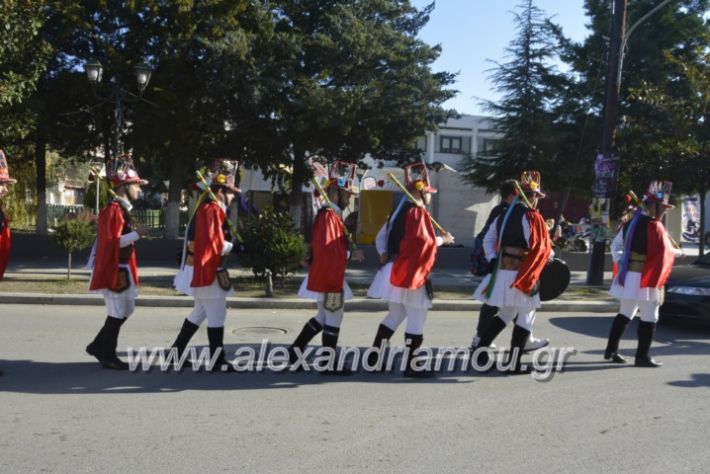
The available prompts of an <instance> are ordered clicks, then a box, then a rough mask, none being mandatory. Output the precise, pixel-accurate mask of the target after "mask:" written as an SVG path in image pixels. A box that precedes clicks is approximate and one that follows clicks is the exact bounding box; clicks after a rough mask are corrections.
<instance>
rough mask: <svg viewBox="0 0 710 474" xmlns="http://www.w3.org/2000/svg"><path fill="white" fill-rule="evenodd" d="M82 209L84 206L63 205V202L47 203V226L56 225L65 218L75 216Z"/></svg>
mask: <svg viewBox="0 0 710 474" xmlns="http://www.w3.org/2000/svg"><path fill="white" fill-rule="evenodd" d="M83 211H84V206H82V205H81V204H77V205H65V204H47V224H48V225H49V227H56V226H58V225H59V223H60V222H62V220H64V219H65V218H72V217H76V216H77V215H79V214H81V213H82V212H83Z"/></svg>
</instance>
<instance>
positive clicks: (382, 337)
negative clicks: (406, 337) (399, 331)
mask: <svg viewBox="0 0 710 474" xmlns="http://www.w3.org/2000/svg"><path fill="white" fill-rule="evenodd" d="M392 335H394V331H393V330H392V329H390V328H388V327H387V326H385V325H384V324H380V327H378V328H377V334H375V340H374V341H373V342H372V347H377V348H378V349H380V348H381V347H382V343H383V342H384V341H387V342H389V340H390V339H391V338H392ZM384 356H385V351H384V350H382V352H380V351H379V350H378V352H372V353H370V355H369V356H367V364H368V365H369V366H370V367H372V366H374V365H375V364H376V363H377V361H378V360H379V358H380V357H384Z"/></svg>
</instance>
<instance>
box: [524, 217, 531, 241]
mask: <svg viewBox="0 0 710 474" xmlns="http://www.w3.org/2000/svg"><path fill="white" fill-rule="evenodd" d="M523 236H525V243H527V244H528V247H530V222H528V218H527V216H525V215H523Z"/></svg>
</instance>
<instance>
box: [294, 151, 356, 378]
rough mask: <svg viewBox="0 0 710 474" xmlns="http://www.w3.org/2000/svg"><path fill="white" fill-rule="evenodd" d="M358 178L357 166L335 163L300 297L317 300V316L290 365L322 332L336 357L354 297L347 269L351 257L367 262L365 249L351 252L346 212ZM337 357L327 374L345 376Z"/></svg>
mask: <svg viewBox="0 0 710 474" xmlns="http://www.w3.org/2000/svg"><path fill="white" fill-rule="evenodd" d="M356 180H357V175H356V167H355V164H354V163H347V162H343V161H336V162H335V164H334V165H333V166H331V169H330V174H329V179H328V184H327V185H326V187H325V192H326V193H327V198H328V199H327V201H329V202H326V204H325V205H324V206H322V207H321V208H320V209H319V210H318V213H317V214H316V218H315V220H314V222H313V231H312V238H311V246H310V257H309V259H308V260H309V268H308V275H307V276H306V278H305V279H304V280H303V283H302V284H301V288H300V289H299V290H298V296H300V297H301V298H306V299H311V300H314V301H316V304H317V306H318V313H317V314H316V315H315V316H314V317H313V318H311V319H310V320H309V321H308V322H307V323H306V324H305V325H304V326H303V329H302V330H301V332H300V334H299V335H298V337H297V338H296V340H295V341H294V342H293V344H292V345H291V348H290V354H291V362H292V363H293V362H295V361H296V356H297V353H296V350H295V349H299V350H300V351H301V352H302V351H303V349H304V348H305V347H306V345H307V344H308V343H309V342H310V341H311V339H313V338H314V337H315V336H316V335H317V334H318V333H319V332H321V331H323V335H322V343H323V347H329V348H331V349H332V350H333V354H335V351H336V348H337V345H338V337H339V336H340V325H341V323H342V321H343V313H344V310H345V308H344V305H345V300H349V299H351V298H352V296H353V293H352V291H351V290H350V286H349V285H348V282H347V281H345V267H346V266H347V262H348V260H349V259H350V258H352V259H353V260H355V261H357V262H361V261H363V260H364V259H365V255H364V253H363V251H362V250H354V249H353V250H352V253H351V252H350V250H349V242H348V240H349V238H348V234H347V230H346V228H345V223H344V222H343V210H344V209H346V208H347V207H348V204H349V203H350V198H351V196H353V195H354V194H357V192H358V189H357V185H356ZM336 365H337V362H336V358H335V357H334V358H333V359H332V360H331V364H330V369H329V370H327V371H326V373H330V374H340V375H345V374H348V373H350V370H346V369H345V368H344V367H343V370H338V369H337V368H336V367H335V366H336Z"/></svg>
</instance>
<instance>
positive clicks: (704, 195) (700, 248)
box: [698, 189, 708, 257]
mask: <svg viewBox="0 0 710 474" xmlns="http://www.w3.org/2000/svg"><path fill="white" fill-rule="evenodd" d="M707 195H708V191H707V189H703V190H702V191H700V245H699V246H698V255H699V256H700V257H702V256H703V255H705V199H707Z"/></svg>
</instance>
